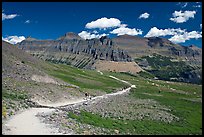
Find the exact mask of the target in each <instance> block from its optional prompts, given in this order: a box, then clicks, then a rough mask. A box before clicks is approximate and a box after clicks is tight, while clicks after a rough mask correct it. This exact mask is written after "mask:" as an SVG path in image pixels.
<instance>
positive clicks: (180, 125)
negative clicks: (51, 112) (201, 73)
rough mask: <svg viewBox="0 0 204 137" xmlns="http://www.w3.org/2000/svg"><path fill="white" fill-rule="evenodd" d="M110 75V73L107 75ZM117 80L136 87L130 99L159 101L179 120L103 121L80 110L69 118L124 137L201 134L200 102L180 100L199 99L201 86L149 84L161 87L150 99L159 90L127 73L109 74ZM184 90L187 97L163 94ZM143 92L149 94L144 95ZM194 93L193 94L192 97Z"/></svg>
mask: <svg viewBox="0 0 204 137" xmlns="http://www.w3.org/2000/svg"><path fill="white" fill-rule="evenodd" d="M108 74H109V73H108ZM111 75H114V76H116V77H118V78H121V79H124V80H127V81H129V82H131V83H132V84H135V85H136V87H137V88H136V89H132V90H131V94H130V96H133V97H135V98H136V99H137V98H149V99H154V100H156V101H158V102H159V103H160V104H162V105H165V106H168V107H169V108H170V109H171V110H172V112H171V113H172V114H174V115H176V116H178V117H179V118H180V120H179V121H178V122H173V123H170V124H168V123H163V122H158V121H151V120H142V121H133V120H125V121H122V120H113V119H111V118H102V117H100V116H99V115H97V114H92V113H89V112H84V111H82V113H81V115H75V114H73V113H69V117H72V118H75V119H77V120H78V121H80V122H84V123H88V124H92V125H95V126H99V127H104V128H108V129H112V130H114V129H117V130H119V131H120V132H121V133H124V134H128V133H131V134H202V129H201V128H202V103H201V102H192V101H188V100H184V99H182V98H184V97H185V98H189V99H190V98H198V96H199V97H201V93H202V87H201V86H198V85H193V84H186V83H166V82H164V81H152V82H154V83H157V84H160V85H163V87H162V88H161V87H160V88H161V93H160V94H161V95H162V96H153V95H154V94H158V91H159V87H156V86H152V84H151V82H150V81H149V83H147V80H146V79H143V78H141V77H133V76H130V75H126V74H119V73H112V74H111ZM168 86H169V88H175V89H179V90H183V91H185V92H187V93H188V94H187V95H185V94H179V93H176V92H166V91H168V90H170V89H169V88H168ZM144 92H146V93H149V94H152V96H150V95H145V94H143V93H144ZM194 92H196V94H194Z"/></svg>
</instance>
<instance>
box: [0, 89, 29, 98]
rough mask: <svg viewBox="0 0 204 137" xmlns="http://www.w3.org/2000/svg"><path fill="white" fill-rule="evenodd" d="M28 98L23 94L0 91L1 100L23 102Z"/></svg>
mask: <svg viewBox="0 0 204 137" xmlns="http://www.w3.org/2000/svg"><path fill="white" fill-rule="evenodd" d="M27 98H28V95H27V93H25V92H12V91H8V90H2V99H11V100H17V101H21V100H25V99H27Z"/></svg>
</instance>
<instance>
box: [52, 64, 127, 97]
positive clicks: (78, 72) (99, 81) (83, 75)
mask: <svg viewBox="0 0 204 137" xmlns="http://www.w3.org/2000/svg"><path fill="white" fill-rule="evenodd" d="M52 65H53V66H54V69H51V70H49V71H48V73H49V74H50V75H52V76H55V77H57V78H60V79H62V80H64V81H65V82H68V83H71V84H74V85H77V86H79V87H80V88H81V89H94V90H99V91H104V92H107V93H109V92H112V91H113V90H116V89H118V88H122V87H124V86H127V85H126V84H124V83H121V82H119V81H116V80H114V79H112V78H109V77H108V75H106V76H105V75H101V74H100V73H98V72H96V71H93V70H83V69H77V68H75V67H71V66H67V65H63V64H52Z"/></svg>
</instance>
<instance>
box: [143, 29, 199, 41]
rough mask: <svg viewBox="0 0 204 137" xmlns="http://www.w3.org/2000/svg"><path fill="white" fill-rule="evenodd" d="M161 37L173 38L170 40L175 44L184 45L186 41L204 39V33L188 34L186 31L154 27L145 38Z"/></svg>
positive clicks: (192, 32)
mask: <svg viewBox="0 0 204 137" xmlns="http://www.w3.org/2000/svg"><path fill="white" fill-rule="evenodd" d="M159 36H172V37H171V38H170V39H169V40H170V41H172V42H174V43H183V42H185V41H186V40H190V39H198V38H202V32H197V31H191V32H187V31H186V30H185V29H184V30H182V29H180V28H178V29H170V28H168V29H158V28H157V27H153V28H151V29H150V31H149V32H148V33H147V34H146V35H145V37H159Z"/></svg>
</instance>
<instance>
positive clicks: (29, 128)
mask: <svg viewBox="0 0 204 137" xmlns="http://www.w3.org/2000/svg"><path fill="white" fill-rule="evenodd" d="M109 77H111V78H113V79H116V80H118V81H121V82H124V83H126V84H129V85H130V87H129V88H126V89H123V90H121V91H118V92H115V93H110V94H105V95H102V96H96V97H93V98H91V99H90V100H84V99H83V98H80V99H78V100H75V101H69V102H62V103H55V104H40V106H41V108H30V109H27V110H25V111H23V112H21V113H18V114H16V115H14V116H13V117H11V118H10V119H9V120H8V121H7V122H6V123H5V126H6V129H7V130H6V131H5V132H4V133H3V134H6V135H57V134H59V135H60V134H61V135H62V133H59V132H58V129H57V128H54V127H51V126H50V125H47V124H45V123H42V122H41V121H40V119H39V118H37V117H36V115H37V114H38V113H51V112H53V111H54V110H55V109H59V108H65V107H67V106H77V105H84V104H85V105H86V104H87V103H93V102H96V101H98V100H100V99H103V98H108V97H110V96H115V95H121V94H124V93H128V92H129V91H130V89H131V88H136V87H135V85H132V84H130V83H129V82H127V81H124V80H121V79H118V78H116V77H114V76H109ZM70 134H72V133H70Z"/></svg>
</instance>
